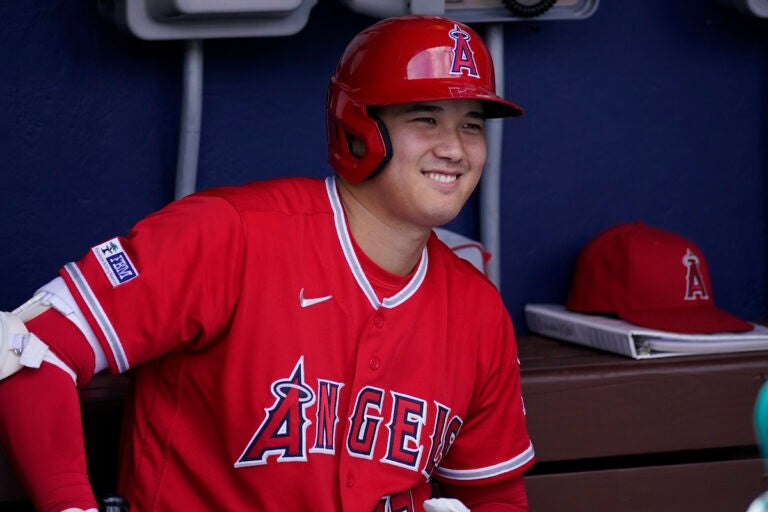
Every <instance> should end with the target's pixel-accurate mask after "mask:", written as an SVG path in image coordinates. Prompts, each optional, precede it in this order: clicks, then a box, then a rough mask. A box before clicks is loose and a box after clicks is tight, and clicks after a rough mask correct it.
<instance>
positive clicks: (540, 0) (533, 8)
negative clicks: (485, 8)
mask: <svg viewBox="0 0 768 512" xmlns="http://www.w3.org/2000/svg"><path fill="white" fill-rule="evenodd" d="M555 1H556V0H504V5H505V6H506V7H507V9H509V10H510V11H512V13H513V14H515V15H517V16H520V17H521V18H532V17H534V16H539V15H540V14H544V13H545V12H547V11H548V10H549V8H550V7H552V6H553V5H555Z"/></svg>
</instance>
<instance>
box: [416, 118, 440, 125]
mask: <svg viewBox="0 0 768 512" xmlns="http://www.w3.org/2000/svg"><path fill="white" fill-rule="evenodd" d="M414 121H416V122H417V123H427V124H436V123H437V121H435V118H433V117H417V118H415V119H414Z"/></svg>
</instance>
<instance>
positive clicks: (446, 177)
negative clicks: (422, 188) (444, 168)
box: [426, 172, 457, 183]
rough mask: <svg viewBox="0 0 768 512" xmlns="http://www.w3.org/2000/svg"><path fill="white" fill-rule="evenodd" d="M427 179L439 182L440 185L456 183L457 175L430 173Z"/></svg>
mask: <svg viewBox="0 0 768 512" xmlns="http://www.w3.org/2000/svg"><path fill="white" fill-rule="evenodd" d="M426 175H427V178H429V179H431V180H434V181H438V182H440V183H453V182H454V181H456V179H457V176H456V175H455V174H440V173H437V172H428V173H426Z"/></svg>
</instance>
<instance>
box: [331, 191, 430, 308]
mask: <svg viewBox="0 0 768 512" xmlns="http://www.w3.org/2000/svg"><path fill="white" fill-rule="evenodd" d="M325 190H326V192H327V193H328V200H329V201H330V202H331V208H332V209H333V221H334V224H335V226H336V235H337V236H338V238H339V243H340V244H341V249H342V251H344V257H345V258H346V259H347V265H349V269H350V270H351V271H352V275H353V276H354V277H355V280H356V281H357V284H358V286H360V289H361V290H362V291H363V293H364V294H365V296H366V297H367V298H368V301H369V302H370V303H371V306H373V309H379V308H380V307H385V308H394V307H396V306H399V305H400V304H402V303H403V302H405V301H406V300H408V299H409V298H410V297H411V295H413V294H414V293H416V290H418V289H419V287H420V286H421V283H422V282H423V281H424V277H425V276H426V275H427V264H428V258H427V248H426V247H424V249H423V250H422V253H421V260H420V261H419V266H418V268H417V269H416V272H414V273H413V277H411V280H410V281H408V284H406V285H405V286H404V287H403V288H402V289H401V290H400V291H399V292H397V293H396V294H395V295H393V296H391V297H385V298H384V299H383V300H381V301H379V298H378V297H377V296H376V293H375V292H374V290H373V286H372V285H371V283H370V281H368V277H367V276H366V275H365V272H364V271H363V267H362V265H360V261H359V260H358V259H357V254H355V249H354V247H353V246H352V238H351V235H350V233H349V231H348V230H347V221H346V218H345V217H344V208H342V206H341V199H340V198H339V192H338V190H337V188H336V178H335V176H329V177H327V178H326V179H325Z"/></svg>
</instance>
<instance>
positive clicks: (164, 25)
mask: <svg viewBox="0 0 768 512" xmlns="http://www.w3.org/2000/svg"><path fill="white" fill-rule="evenodd" d="M316 3H317V0H98V8H99V12H100V13H101V15H102V16H103V17H105V18H106V19H108V20H110V21H112V22H113V23H115V25H117V26H118V28H120V29H121V30H122V31H124V32H127V33H129V34H132V35H134V36H136V37H138V38H140V39H146V40H169V39H178V40H182V39H184V40H187V39H213V38H232V37H272V36H289V35H294V34H296V33H298V32H299V31H301V30H302V29H303V28H304V26H305V25H306V23H307V20H308V19H309V13H310V11H311V10H312V7H314V6H315V4H316Z"/></svg>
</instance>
